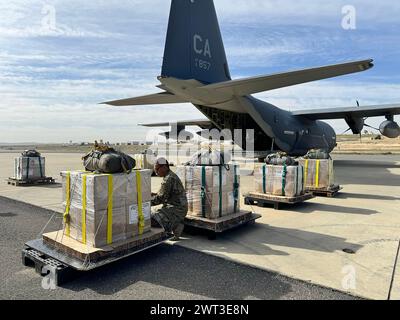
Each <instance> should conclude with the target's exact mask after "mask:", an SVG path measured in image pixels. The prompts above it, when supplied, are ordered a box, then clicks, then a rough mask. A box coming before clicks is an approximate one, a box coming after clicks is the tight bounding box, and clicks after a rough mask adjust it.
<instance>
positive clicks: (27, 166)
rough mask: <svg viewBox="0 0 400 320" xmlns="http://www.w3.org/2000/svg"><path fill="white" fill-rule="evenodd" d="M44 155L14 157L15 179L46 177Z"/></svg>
mask: <svg viewBox="0 0 400 320" xmlns="http://www.w3.org/2000/svg"><path fill="white" fill-rule="evenodd" d="M45 167H46V159H45V158H44V157H22V156H21V157H18V158H15V159H14V178H15V179H17V180H38V179H41V178H44V177H46V172H45Z"/></svg>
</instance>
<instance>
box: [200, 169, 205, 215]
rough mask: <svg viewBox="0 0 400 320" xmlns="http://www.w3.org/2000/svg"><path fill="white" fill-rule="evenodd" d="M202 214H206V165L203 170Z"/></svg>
mask: <svg viewBox="0 0 400 320" xmlns="http://www.w3.org/2000/svg"><path fill="white" fill-rule="evenodd" d="M201 214H202V215H203V218H205V216H206V167H202V171H201Z"/></svg>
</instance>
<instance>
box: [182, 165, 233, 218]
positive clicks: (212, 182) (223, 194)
mask: <svg viewBox="0 0 400 320" xmlns="http://www.w3.org/2000/svg"><path fill="white" fill-rule="evenodd" d="M177 175H178V176H179V178H180V179H181V181H182V182H183V184H184V186H185V188H186V191H187V197H188V203H189V213H188V215H191V216H197V217H204V218H208V219H216V218H219V217H224V216H227V215H230V214H234V213H237V212H239V211H240V201H239V194H240V167H239V166H238V165H229V166H227V165H226V166H179V167H178V168H177Z"/></svg>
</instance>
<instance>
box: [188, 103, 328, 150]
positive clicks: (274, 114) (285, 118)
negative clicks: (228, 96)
mask: <svg viewBox="0 0 400 320" xmlns="http://www.w3.org/2000/svg"><path fill="white" fill-rule="evenodd" d="M237 103H240V104H241V107H242V109H245V110H246V111H247V114H242V113H235V112H230V111H220V110H217V109H213V108H212V106H200V105H196V107H197V108H198V109H199V110H200V111H201V112H202V113H203V114H204V115H205V116H206V117H207V118H208V119H209V120H210V121H212V122H213V123H214V124H215V126H216V127H217V128H218V129H220V130H222V129H230V130H232V131H233V130H235V129H241V130H243V131H245V130H254V141H253V144H252V145H253V147H254V151H256V152H268V151H270V150H271V149H272V147H273V149H274V150H280V151H284V152H286V153H287V154H290V155H293V156H302V155H305V154H306V153H307V152H308V151H309V150H310V149H325V150H327V151H328V152H331V151H332V150H333V149H334V148H335V147H336V133H335V131H334V129H333V128H332V127H331V126H330V125H328V124H327V123H325V122H323V121H315V120H310V119H307V118H305V117H302V116H294V115H292V113H291V112H289V111H286V110H282V109H280V108H278V107H276V106H274V105H272V104H270V103H267V102H265V101H262V100H259V99H256V98H254V97H252V96H247V97H243V98H241V99H240V100H238V102H237ZM227 119H228V120H227ZM235 142H236V143H237V144H239V145H240V147H242V148H243V149H245V150H247V149H248V148H247V147H248V144H249V142H248V141H247V139H246V137H245V138H244V139H243V141H241V142H240V141H235Z"/></svg>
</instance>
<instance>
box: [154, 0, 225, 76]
mask: <svg viewBox="0 0 400 320" xmlns="http://www.w3.org/2000/svg"><path fill="white" fill-rule="evenodd" d="M161 76H163V77H174V78H177V79H182V80H189V79H195V80H198V81H201V82H203V83H206V84H210V83H217V82H223V81H227V80H231V77H230V73H229V68H228V63H227V60H226V54H225V49H224V45H223V42H222V36H221V31H220V28H219V24H218V18H217V14H216V11H215V7H214V2H213V0H172V3H171V12H170V17H169V25H168V33H167V40H166V44H165V51H164V61H163V66H162V72H161Z"/></svg>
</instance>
